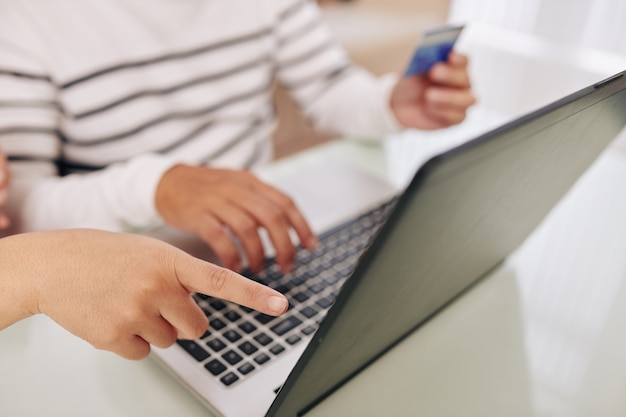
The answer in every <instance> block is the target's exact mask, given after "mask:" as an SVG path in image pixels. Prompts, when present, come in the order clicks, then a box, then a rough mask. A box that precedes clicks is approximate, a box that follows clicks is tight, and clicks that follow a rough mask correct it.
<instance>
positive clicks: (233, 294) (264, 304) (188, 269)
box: [176, 256, 289, 316]
mask: <svg viewBox="0 0 626 417" xmlns="http://www.w3.org/2000/svg"><path fill="white" fill-rule="evenodd" d="M176 275H177V277H178V281H179V282H180V283H181V285H183V287H185V288H186V289H187V291H189V292H199V293H201V294H206V295H210V296H212V297H217V298H221V299H224V300H228V301H232V302H234V303H237V304H240V305H243V306H246V307H250V308H252V309H254V310H257V311H260V312H262V313H265V314H268V315H272V316H278V315H281V314H283V313H284V312H285V311H287V307H288V306H289V303H288V301H287V298H286V297H285V296H284V295H282V294H281V293H279V292H278V291H276V290H273V289H271V288H270V287H267V286H265V285H262V284H259V283H258V282H255V281H252V280H250V279H248V278H245V277H243V276H241V275H239V274H237V273H236V272H233V271H231V270H229V269H226V268H222V267H219V266H217V265H213V264H210V263H208V262H204V261H201V260H199V259H195V258H193V257H190V256H189V257H184V258H183V259H181V261H180V262H177V263H176Z"/></svg>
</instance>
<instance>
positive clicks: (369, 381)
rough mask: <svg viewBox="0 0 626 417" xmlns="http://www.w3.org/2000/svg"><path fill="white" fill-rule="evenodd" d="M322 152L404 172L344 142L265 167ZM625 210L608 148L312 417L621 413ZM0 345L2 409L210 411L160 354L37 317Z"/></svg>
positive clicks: (153, 416) (625, 407) (13, 414)
mask: <svg viewBox="0 0 626 417" xmlns="http://www.w3.org/2000/svg"><path fill="white" fill-rule="evenodd" d="M402 140H404V139H400V141H402ZM400 146H403V145H402V144H401V145H400ZM392 147H393V145H392ZM328 155H332V156H333V157H337V158H345V159H346V160H347V161H350V162H351V163H353V164H355V166H358V167H361V168H367V169H370V170H371V172H373V173H374V174H375V175H378V176H379V177H381V178H387V179H388V180H390V181H392V182H398V183H402V178H400V179H398V178H399V177H398V175H399V176H400V177H402V176H403V175H404V177H406V175H407V172H408V170H407V169H400V171H402V172H400V174H398V172H399V171H398V169H399V168H398V167H402V165H401V164H400V165H398V164H396V163H394V160H393V158H394V155H395V153H394V152H393V149H391V150H389V149H388V150H387V151H386V152H385V149H384V147H383V146H381V145H376V144H369V145H358V144H356V143H354V142H350V141H338V142H335V143H332V144H327V145H324V146H322V147H319V148H316V149H312V150H309V151H306V152H305V153H303V154H300V155H296V156H294V157H292V158H290V159H288V160H285V161H280V162H279V163H277V164H276V165H275V166H274V167H272V168H270V170H269V171H267V172H266V174H267V175H270V176H271V175H272V172H273V174H274V175H276V174H280V173H284V172H288V171H289V166H290V164H300V163H302V161H306V160H311V159H314V158H320V157H326V156H328ZM396 162H398V161H396ZM394 167H395V168H394ZM272 170H273V171H272ZM625 213H626V152H624V150H623V149H620V148H618V147H613V148H612V149H610V150H608V151H607V152H606V153H605V154H604V155H603V156H602V157H601V158H600V159H599V160H598V162H597V163H596V164H595V165H594V166H593V167H592V168H591V169H590V171H588V173H587V174H586V175H585V176H584V177H583V178H582V179H581V181H579V183H578V184H577V185H576V186H575V188H574V189H573V190H572V192H571V193H570V194H568V196H567V197H566V198H565V199H564V200H563V201H562V203H561V204H559V206H557V208H556V209H555V210H554V211H553V212H552V213H551V215H550V216H549V217H548V218H547V220H546V222H544V223H543V224H542V225H541V226H540V227H539V229H537V231H536V232H535V233H534V234H533V235H532V236H531V238H530V239H529V240H527V241H526V243H525V244H524V245H523V246H522V247H521V248H520V250H518V251H517V252H516V253H515V254H514V255H513V256H512V257H511V258H510V260H509V261H508V262H507V263H506V264H505V265H503V266H502V267H501V268H500V269H498V270H497V271H495V272H494V273H493V275H492V276H490V277H489V278H488V279H486V280H484V281H482V282H481V283H480V284H479V285H478V286H476V287H475V288H474V289H472V290H471V291H470V292H469V293H468V294H466V295H465V296H464V297H462V298H461V299H459V300H458V301H457V302H455V303H453V304H452V305H451V306H450V307H449V308H447V309H446V310H444V311H443V312H442V313H441V314H439V315H438V316H436V317H435V318H434V319H433V320H432V321H430V322H429V323H427V324H426V325H425V326H423V327H422V328H421V329H420V330H419V331H417V332H415V333H414V334H412V335H411V336H409V337H408V338H407V339H405V340H404V341H403V342H402V343H400V344H399V345H398V346H396V347H395V348H394V349H392V350H391V351H390V352H389V353H388V354H386V355H385V356H383V357H382V358H381V359H380V360H378V361H377V362H375V363H374V364H373V365H371V366H370V367H368V368H367V369H365V370H364V371H363V372H362V373H360V374H359V375H357V376H356V377H355V378H354V379H352V380H351V381H350V382H349V383H347V384H346V385H344V386H343V387H341V388H340V389H339V390H337V391H336V392H335V393H333V394H332V395H331V396H330V397H329V398H327V399H326V400H325V401H324V402H322V403H321V404H320V405H319V406H318V407H316V408H315V409H313V410H312V411H311V412H310V416H383V415H385V416H387V415H392V416H415V415H424V416H458V415H462V416H464V417H467V416H481V417H487V416H503V415H506V416H509V417H510V416H525V417H527V416H541V417H543V416H567V417H578V416H593V417H598V416H618V415H626V396H625V395H624V394H623V393H624V392H626V355H624V352H625V351H626V331H625V329H626V256H624V248H626V214H625ZM0 352H1V355H0V416H7V417H21V416H28V417H32V416H49V417H54V416H59V417H61V416H63V417H72V416H77V417H78V416H80V417H83V416H86V415H89V416H92V417H99V416H103V417H104V416H107V417H108V416H115V417H126V416H128V417H140V416H146V417H159V416H168V417H169V416H186V417H195V416H206V415H208V412H207V410H206V409H205V408H204V407H203V406H202V405H201V404H200V403H199V402H198V401H197V400H196V399H195V398H194V397H193V396H192V395H191V394H190V393H189V392H187V391H186V390H185V389H184V388H183V387H182V386H180V385H179V384H178V383H177V382H175V381H174V380H173V379H172V378H171V377H170V376H169V375H168V374H167V373H166V372H165V371H163V370H162V369H161V368H160V367H159V366H158V365H157V364H156V363H155V362H153V361H151V360H144V361H140V362H132V361H127V360H124V359H121V358H119V357H117V356H115V355H114V354H112V353H108V352H104V351H97V350H95V349H93V348H92V347H91V346H89V345H88V344H87V343H86V342H83V341H81V340H79V339H77V338H75V337H73V336H72V335H70V334H68V333H67V332H66V331H65V330H63V329H62V328H60V327H59V326H57V325H56V324H55V323H53V322H51V321H50V320H49V319H47V318H46V317H43V316H38V317H33V318H30V319H28V320H24V321H22V322H20V323H18V324H16V325H14V326H12V327H10V328H8V329H5V330H4V331H2V332H0Z"/></svg>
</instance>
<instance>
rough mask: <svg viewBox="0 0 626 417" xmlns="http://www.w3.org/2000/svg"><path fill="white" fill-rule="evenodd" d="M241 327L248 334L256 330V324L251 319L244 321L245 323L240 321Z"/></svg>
mask: <svg viewBox="0 0 626 417" xmlns="http://www.w3.org/2000/svg"><path fill="white" fill-rule="evenodd" d="M239 328H240V329H241V330H243V331H244V332H245V333H247V334H250V333H252V332H253V331H255V330H256V326H255V325H254V324H252V323H250V322H249V321H244V322H243V323H240V324H239Z"/></svg>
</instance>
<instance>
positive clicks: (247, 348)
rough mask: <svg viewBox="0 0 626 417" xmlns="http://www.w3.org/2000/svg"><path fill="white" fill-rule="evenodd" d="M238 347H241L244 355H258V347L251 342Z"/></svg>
mask: <svg viewBox="0 0 626 417" xmlns="http://www.w3.org/2000/svg"><path fill="white" fill-rule="evenodd" d="M238 347H239V350H241V351H242V352H243V353H245V354H246V355H248V356H252V354H253V353H256V352H257V351H258V350H259V348H258V347H256V346H254V345H253V344H252V343H251V342H249V341H245V342H243V343H241V344H240V345H239V346H238Z"/></svg>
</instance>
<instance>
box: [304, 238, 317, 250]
mask: <svg viewBox="0 0 626 417" xmlns="http://www.w3.org/2000/svg"><path fill="white" fill-rule="evenodd" d="M318 244H319V241H318V240H317V238H315V237H312V238H310V239H309V240H308V242H307V247H308V248H309V249H315V248H316V247H317V245H318Z"/></svg>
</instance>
